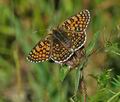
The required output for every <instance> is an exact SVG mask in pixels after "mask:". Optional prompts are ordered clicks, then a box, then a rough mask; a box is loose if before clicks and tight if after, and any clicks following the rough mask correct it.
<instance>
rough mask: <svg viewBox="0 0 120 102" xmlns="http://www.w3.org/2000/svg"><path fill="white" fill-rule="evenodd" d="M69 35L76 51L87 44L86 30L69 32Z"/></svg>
mask: <svg viewBox="0 0 120 102" xmlns="http://www.w3.org/2000/svg"><path fill="white" fill-rule="evenodd" d="M68 35H70V39H71V43H72V49H73V50H75V51H76V50H78V49H79V48H81V47H82V46H83V45H84V44H85V41H86V32H68Z"/></svg>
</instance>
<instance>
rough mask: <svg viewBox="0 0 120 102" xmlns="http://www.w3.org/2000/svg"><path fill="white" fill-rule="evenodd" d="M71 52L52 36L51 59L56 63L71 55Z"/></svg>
mask: <svg viewBox="0 0 120 102" xmlns="http://www.w3.org/2000/svg"><path fill="white" fill-rule="evenodd" d="M72 54H73V52H72V51H70V49H68V48H67V47H66V46H65V45H64V44H63V43H62V42H61V41H59V40H58V39H56V38H54V37H53V44H52V51H51V57H50V58H51V59H52V60H53V61H55V62H56V63H62V62H64V61H66V60H68V59H69V58H70V57H71V56H72Z"/></svg>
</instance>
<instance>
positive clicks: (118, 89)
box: [0, 0, 120, 102]
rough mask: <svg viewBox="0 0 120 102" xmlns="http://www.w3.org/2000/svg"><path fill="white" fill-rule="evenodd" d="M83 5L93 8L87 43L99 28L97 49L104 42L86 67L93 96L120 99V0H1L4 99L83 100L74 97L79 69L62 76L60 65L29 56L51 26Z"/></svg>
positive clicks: (91, 101)
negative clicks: (27, 57) (33, 61)
mask: <svg viewBox="0 0 120 102" xmlns="http://www.w3.org/2000/svg"><path fill="white" fill-rule="evenodd" d="M83 9H88V10H89V11H90V13H91V21H90V24H89V26H88V28H87V43H86V46H87V45H88V43H89V42H90V41H91V39H92V37H93V34H94V33H96V32H97V31H99V32H100V37H99V40H98V43H97V46H96V47H95V49H100V48H102V50H100V51H98V52H97V53H93V55H92V56H91V57H89V59H88V63H87V66H86V67H85V68H84V76H85V81H86V86H87V94H88V102H120V98H119V97H120V0H0V102H82V101H80V99H79V98H78V99H77V101H72V100H70V98H71V97H72V95H73V94H74V87H75V75H76V70H72V71H71V72H70V73H68V74H67V76H66V78H65V79H64V81H63V82H61V81H60V80H61V75H60V65H57V64H55V63H50V62H43V63H39V64H34V63H30V62H28V61H27V60H26V56H27V54H28V53H29V51H30V50H31V49H32V48H33V46H34V45H35V44H36V43H37V42H38V41H39V40H40V39H42V38H44V37H45V36H46V35H47V32H48V30H50V29H51V28H54V27H56V26H57V25H58V24H60V23H61V22H62V21H64V20H65V19H66V18H68V17H70V16H72V15H74V14H76V13H78V12H80V11H82V10H83ZM65 68H66V67H65ZM110 69H111V70H110ZM115 95H116V96H115ZM118 96H119V97H118ZM78 97H79V96H78Z"/></svg>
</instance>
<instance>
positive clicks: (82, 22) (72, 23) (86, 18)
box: [59, 10, 90, 32]
mask: <svg viewBox="0 0 120 102" xmlns="http://www.w3.org/2000/svg"><path fill="white" fill-rule="evenodd" d="M89 22H90V12H89V11H88V10H83V11H82V12H79V13H78V14H76V15H74V16H72V17H70V18H68V19H67V20H65V21H64V22H63V23H62V24H60V25H59V27H60V28H62V29H65V30H67V31H74V32H83V31H85V30H86V28H87V26H88V24H89Z"/></svg>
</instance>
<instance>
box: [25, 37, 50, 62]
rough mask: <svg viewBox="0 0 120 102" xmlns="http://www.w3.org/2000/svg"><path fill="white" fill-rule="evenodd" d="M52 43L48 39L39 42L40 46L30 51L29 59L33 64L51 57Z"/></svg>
mask: <svg viewBox="0 0 120 102" xmlns="http://www.w3.org/2000/svg"><path fill="white" fill-rule="evenodd" d="M50 51H51V42H50V40H49V39H48V38H46V39H44V40H43V41H40V42H38V44H37V45H36V46H35V47H34V48H33V49H32V50H31V51H30V53H29V55H28V57H27V59H28V60H29V61H31V62H35V63H37V62H41V61H46V60H48V59H49V57H50V53H51V52H50Z"/></svg>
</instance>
